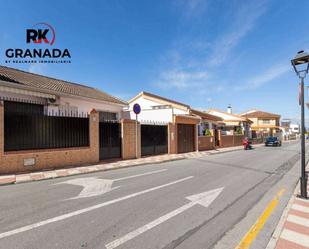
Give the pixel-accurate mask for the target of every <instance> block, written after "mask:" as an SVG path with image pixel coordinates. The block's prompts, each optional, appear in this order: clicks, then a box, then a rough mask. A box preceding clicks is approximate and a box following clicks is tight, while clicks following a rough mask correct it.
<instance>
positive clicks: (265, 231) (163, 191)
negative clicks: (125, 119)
mask: <svg viewBox="0 0 309 249" xmlns="http://www.w3.org/2000/svg"><path fill="white" fill-rule="evenodd" d="M298 159H299V143H298V142H288V143H284V144H283V145H282V147H256V148H254V149H253V150H249V151H243V150H241V151H234V152H228V153H221V154H216V155H211V156H204V157H200V158H192V159H186V160H179V161H172V162H167V163H162V164H154V165H145V166H138V167H131V168H124V169H118V170H112V171H105V172H98V173H93V174H84V175H78V176H74V177H65V178H58V179H53V180H46V181H38V182H30V183H25V184H16V185H7V186H2V187H0V248H16V249H17V248H22V249H36V248H50V249H55V248H61V249H71V248H72V249H77V248H89V249H94V248H107V249H112V248H119V249H120V248H137V249H150V248H151V249H153V248H165V249H171V248H182V249H185V248H190V249H193V248H196V249H200V248H203V249H205V248H216V249H218V248H226V249H227V248H235V247H236V246H237V245H238V244H239V242H240V241H241V239H242V238H243V237H244V236H245V234H246V233H247V232H248V230H249V229H250V227H251V226H252V225H253V224H254V223H255V222H256V220H257V219H258V217H259V216H260V215H261V213H262V212H263V210H264V209H265V208H266V206H267V204H268V202H269V201H271V200H272V199H273V198H274V197H275V196H276V193H277V192H278V191H280V190H282V189H283V191H284V192H283V195H282V197H281V198H280V200H279V203H278V206H277V207H276V208H275V209H274V211H273V214H272V215H271V216H270V218H269V219H268V220H267V221H266V224H265V226H264V227H263V228H262V229H261V231H260V232H259V234H258V235H257V237H256V239H255V240H254V241H253V242H252V247H251V248H265V247H266V245H267V243H268V241H269V239H270V237H271V234H272V232H273V230H274V229H275V227H276V225H277V223H278V220H279V218H280V216H281V213H282V211H283V209H284V207H285V206H286V204H287V202H288V200H289V198H290V197H291V195H292V193H293V191H294V188H295V186H296V183H297V181H298V176H299V164H298V163H299V162H297V161H298Z"/></svg>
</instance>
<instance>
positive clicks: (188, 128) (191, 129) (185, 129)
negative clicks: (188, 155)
mask: <svg viewBox="0 0 309 249" xmlns="http://www.w3.org/2000/svg"><path fill="white" fill-rule="evenodd" d="M177 134H178V143H177V145H178V153H185V152H192V151H195V139H194V138H195V126H194V125H191V124H178V125H177Z"/></svg>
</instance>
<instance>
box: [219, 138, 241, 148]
mask: <svg viewBox="0 0 309 249" xmlns="http://www.w3.org/2000/svg"><path fill="white" fill-rule="evenodd" d="M244 138H245V136H244V135H221V138H220V146H221V147H232V146H240V145H242V140H243V139H244Z"/></svg>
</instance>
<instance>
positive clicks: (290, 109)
mask: <svg viewBox="0 0 309 249" xmlns="http://www.w3.org/2000/svg"><path fill="white" fill-rule="evenodd" d="M1 6H2V8H1V9H2V11H1V15H0V28H1V33H0V38H1V39H0V51H1V55H0V60H1V64H3V65H4V51H5V49H7V48H9V47H13V48H15V47H22V48H26V47H27V46H28V45H27V44H26V42H25V29H27V28H30V27H31V26H32V25H34V24H35V23H38V22H47V23H49V24H51V25H52V26H53V27H54V28H55V30H56V41H55V44H54V45H53V46H54V47H55V48H56V47H59V48H69V49H70V51H71V54H72V63H71V64H66V65H63V64H60V65H22V64H18V65H14V67H17V68H20V69H23V70H27V71H31V72H36V73H41V74H44V75H48V76H52V77H56V78H61V79H65V80H69V81H73V82H77V83H83V84H87V85H91V86H94V87H97V88H100V89H102V90H103V91H106V92H108V93H111V94H113V95H116V96H118V97H120V98H123V99H126V100H128V99H130V98H131V97H133V96H134V95H136V94H137V93H138V92H140V91H142V90H145V91H149V92H152V93H155V94H159V95H162V96H165V97H169V98H172V99H175V100H178V101H181V102H184V103H186V104H189V105H191V106H192V107H195V108H202V109H208V108H218V109H222V110H225V109H226V107H227V105H228V104H232V106H233V110H234V112H242V111H246V110H248V109H251V108H257V109H261V110H265V111H270V112H275V113H280V114H281V115H282V117H284V118H293V119H297V117H298V116H299V106H298V79H297V78H296V75H295V73H294V72H293V70H292V68H291V66H290V59H291V57H293V56H294V55H295V53H296V52H297V51H299V50H301V49H305V50H306V49H307V50H309V46H308V44H309V32H308V26H309V25H308V24H309V15H308V10H309V1H307V0H299V1H288V0H270V1H263V0H257V1H254V0H250V1H249V0H248V1H242V0H225V1H224V0H216V1H215V0H214V1H210V0H171V1H163V0H162V1H159V0H155V1H151V0H147V1H143V0H140V1H134V0H130V1H120V0H110V1H103V0H102V1H37V0H34V1H31V4H30V2H29V1H8V0H1Z"/></svg>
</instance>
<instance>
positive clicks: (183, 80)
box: [156, 70, 209, 90]
mask: <svg viewBox="0 0 309 249" xmlns="http://www.w3.org/2000/svg"><path fill="white" fill-rule="evenodd" d="M208 79H209V74H208V73H207V72H205V71H184V70H171V71H166V72H162V73H161V74H160V77H159V80H158V83H156V85H157V86H159V87H160V88H164V89H169V88H173V89H175V88H176V89H177V90H184V89H188V88H191V87H198V86H202V85H204V84H206V83H207V80H208Z"/></svg>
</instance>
